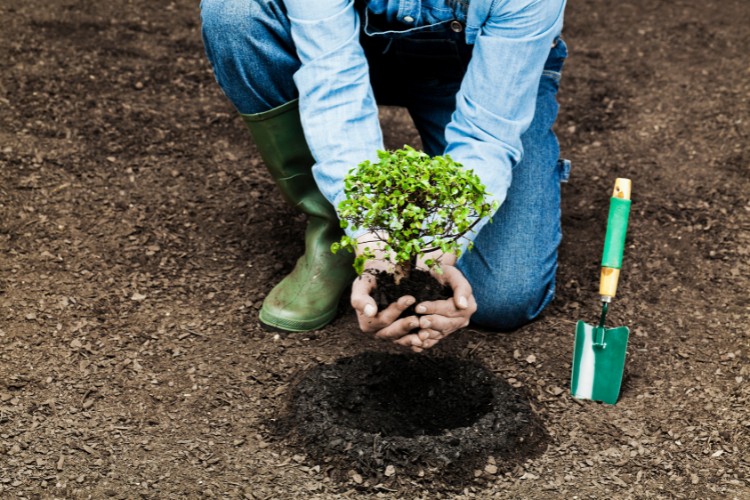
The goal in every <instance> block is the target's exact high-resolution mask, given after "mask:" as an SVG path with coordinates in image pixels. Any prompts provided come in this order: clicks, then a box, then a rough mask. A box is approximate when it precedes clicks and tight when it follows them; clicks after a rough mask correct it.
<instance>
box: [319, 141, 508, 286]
mask: <svg viewBox="0 0 750 500" xmlns="http://www.w3.org/2000/svg"><path fill="white" fill-rule="evenodd" d="M378 159H379V161H378V162H377V163H372V162H370V161H365V162H363V163H360V164H359V166H358V167H357V168H355V169H352V170H351V171H350V172H349V175H347V176H346V178H345V180H344V192H345V194H346V199H345V200H343V201H342V202H341V203H340V204H339V206H338V212H339V218H340V219H341V225H342V227H344V228H347V227H350V228H352V229H353V230H354V231H355V232H356V231H361V230H366V231H367V233H368V234H370V235H372V240H371V241H369V243H373V244H375V245H377V248H379V249H380V250H382V254H381V255H379V256H378V258H381V259H384V260H389V261H391V262H393V263H394V264H395V270H394V274H395V277H396V283H397V284H398V282H399V281H400V280H401V279H402V278H405V277H408V276H409V274H410V272H411V271H412V270H413V269H415V268H416V264H417V260H418V259H419V258H424V257H425V256H426V255H427V254H429V253H431V252H433V251H437V250H440V251H442V253H443V254H447V253H452V254H454V255H456V257H458V256H459V254H460V252H461V247H462V244H461V241H460V240H461V238H462V237H464V236H465V235H466V234H467V233H468V232H469V231H471V230H472V229H473V228H474V227H475V226H476V224H477V223H478V222H479V220H480V219H481V218H483V217H487V216H490V215H492V214H493V213H494V211H495V210H496V209H497V204H496V203H494V204H493V203H489V202H488V201H487V192H486V190H485V186H484V185H483V184H482V182H481V181H480V180H479V177H478V176H477V175H476V174H475V173H474V172H473V171H472V170H469V169H466V168H464V167H463V166H462V165H461V164H460V163H456V162H455V161H453V159H451V157H450V156H448V155H445V156H434V157H430V156H429V155H427V154H426V153H423V152H420V151H417V150H415V149H413V148H411V147H409V146H404V148H403V149H399V150H396V151H378ZM356 248H357V240H356V239H355V238H352V237H350V236H343V237H342V238H341V241H340V242H338V243H334V244H333V245H332V246H331V250H332V251H333V252H334V253H335V252H337V251H338V250H340V249H346V250H348V251H352V252H353V251H356ZM469 248H470V246H469ZM374 258H376V255H375V253H374V249H373V247H369V246H367V247H365V248H364V252H362V253H361V254H360V255H358V256H357V257H356V258H355V261H354V268H355V270H356V271H357V273H358V274H360V275H361V274H362V272H363V271H364V265H365V262H366V261H367V260H369V259H374ZM424 264H425V265H426V266H427V267H428V268H429V269H431V270H434V271H436V272H438V273H439V272H440V266H439V264H440V263H439V259H432V258H427V259H424Z"/></svg>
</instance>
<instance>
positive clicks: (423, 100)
mask: <svg viewBox="0 0 750 500" xmlns="http://www.w3.org/2000/svg"><path fill="white" fill-rule="evenodd" d="M564 3H565V0H502V1H498V0H470V2H469V0H361V1H360V0H357V1H352V0H318V1H314V2H311V1H309V0H203V1H202V3H201V14H202V21H203V38H204V43H205V46H206V53H207V55H208V58H209V60H210V61H211V64H212V66H213V69H214V73H215V76H216V79H217V81H218V83H219V85H220V86H221V87H222V89H223V91H224V93H225V94H226V95H227V97H228V98H229V99H230V100H231V101H232V103H233V104H234V106H235V107H236V108H237V110H238V111H239V113H240V114H241V115H242V116H243V118H244V120H245V122H246V124H247V126H248V127H249V129H250V131H251V133H252V135H253V137H254V139H255V143H256V145H257V147H258V150H259V151H260V154H261V155H262V157H263V159H264V161H265V163H266V166H267V167H268V169H269V171H270V173H271V175H272V177H273V178H274V180H275V181H276V183H277V184H278V186H279V188H280V189H281V191H282V193H283V194H284V195H285V196H286V198H287V199H288V201H290V202H291V203H292V204H293V205H294V206H296V207H297V208H298V209H299V210H301V211H302V212H304V213H306V214H307V215H308V216H309V218H308V227H307V231H306V235H305V244H306V246H305V248H306V250H305V255H304V256H303V257H301V258H300V260H299V261H298V262H297V265H296V267H295V268H294V270H293V271H292V273H291V274H290V275H289V276H287V277H286V278H284V280H282V281H281V283H279V284H278V285H277V286H276V287H275V288H274V289H273V290H272V291H271V292H270V293H269V295H268V296H267V297H266V300H265V301H264V304H263V308H262V309H261V312H260V320H261V322H263V323H264V324H266V325H268V326H270V327H274V328H280V329H283V330H288V331H304V330H311V329H316V328H320V327H322V326H323V325H325V324H327V323H328V322H329V321H331V320H332V319H333V317H334V315H335V313H336V308H337V304H338V300H339V297H340V295H341V293H342V292H343V291H344V290H345V289H346V288H347V286H348V285H349V284H350V283H351V280H352V278H353V276H352V274H351V273H352V271H351V257H350V256H347V255H345V254H343V253H341V252H339V254H337V255H333V254H331V253H330V251H329V247H330V244H331V243H333V242H334V241H338V239H339V238H340V235H341V230H340V229H339V222H338V219H337V216H336V212H335V209H334V207H336V206H338V204H339V202H340V201H341V200H342V199H343V198H344V194H343V178H344V176H345V175H346V174H347V172H348V171H349V170H350V169H351V168H353V167H355V166H356V165H357V164H359V163H360V162H362V161H364V160H372V161H376V159H377V156H376V152H377V150H379V149H384V148H383V140H382V134H381V130H380V124H379V122H378V108H377V105H378V104H386V105H397V106H404V107H406V108H407V109H408V111H409V113H410V114H411V116H412V118H413V120H414V123H415V126H416V128H417V130H418V131H419V133H420V136H421V138H422V142H423V145H424V150H425V152H427V153H428V154H430V155H438V154H449V155H450V156H451V157H452V158H453V159H454V160H456V161H457V162H460V163H462V164H463V165H464V166H465V167H467V168H471V169H473V170H474V171H475V172H476V173H477V174H478V175H479V177H480V179H482V182H483V183H484V184H485V185H486V186H487V190H488V192H489V193H491V194H492V199H491V200H490V201H497V202H499V203H500V204H501V205H500V208H499V210H498V211H497V213H496V214H495V215H494V217H493V220H492V223H490V224H487V221H480V223H479V224H478V225H477V229H478V233H477V234H475V235H473V236H472V238H473V249H472V250H471V251H469V252H465V253H463V254H462V255H461V258H460V259H458V260H457V259H456V257H455V256H452V255H444V256H439V257H440V258H441V263H442V268H443V271H444V273H443V274H442V275H441V279H442V280H444V281H445V282H446V283H448V284H449V285H450V286H451V287H452V288H453V290H454V297H453V300H444V301H435V302H426V303H423V304H417V313H420V314H421V316H420V317H416V316H410V317H407V318H402V319H398V316H399V315H400V313H401V312H402V311H403V310H405V309H406V308H407V307H409V306H410V305H412V304H413V301H414V299H413V298H412V297H402V298H401V299H399V300H398V302H396V303H395V304H392V305H390V306H389V307H388V308H386V309H385V310H383V311H380V312H378V310H377V307H376V305H375V302H374V300H373V299H372V298H371V297H370V295H369V294H370V291H371V290H372V288H373V286H374V282H373V280H372V278H371V276H369V275H363V276H364V277H363V278H359V279H357V280H356V281H355V283H354V285H353V286H352V297H351V302H352V305H353V306H354V308H355V310H356V312H357V315H358V319H359V324H360V327H361V328H362V329H363V331H365V332H367V333H371V334H373V335H375V336H376V337H379V338H383V339H388V340H392V341H394V342H396V343H398V344H400V345H403V346H407V347H411V348H412V349H413V350H415V351H420V350H422V349H425V348H429V347H432V346H433V345H435V344H436V343H437V342H438V341H440V340H441V339H442V338H444V337H445V336H447V335H449V334H450V333H452V332H453V331H455V330H457V329H458V328H462V327H464V326H466V325H467V324H468V323H469V320H471V321H473V322H475V323H477V324H480V325H483V326H486V327H490V328H495V329H502V330H507V329H513V328H516V327H518V326H520V325H522V324H524V323H526V322H528V321H530V320H531V319H533V318H534V317H536V316H537V315H538V314H539V313H540V312H541V311H542V309H543V308H544V307H545V306H546V305H547V304H548V303H549V302H550V301H551V300H552V297H553V295H554V283H555V271H556V269H557V247H558V245H559V242H560V238H561V231H560V186H559V183H560V182H561V181H565V180H566V179H567V175H568V163H567V162H564V161H560V160H559V159H558V154H559V147H558V143H557V139H556V137H555V135H554V133H553V132H552V125H553V124H554V121H555V118H556V116H557V102H556V100H555V96H556V93H557V88H558V83H559V78H560V71H561V69H562V65H563V61H564V59H565V57H566V55H567V49H566V47H565V44H564V43H563V42H562V40H561V39H560V32H561V29H562V20H563V10H564ZM308 148H309V149H308ZM351 236H359V238H360V241H363V242H364V241H368V236H367V235H351ZM466 243H467V244H468V242H466ZM371 266H373V267H374V266H377V264H376V263H374V262H373V263H371Z"/></svg>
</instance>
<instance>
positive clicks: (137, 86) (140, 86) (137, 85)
mask: <svg viewBox="0 0 750 500" xmlns="http://www.w3.org/2000/svg"><path fill="white" fill-rule="evenodd" d="M133 87H135V90H143V82H135V85H133Z"/></svg>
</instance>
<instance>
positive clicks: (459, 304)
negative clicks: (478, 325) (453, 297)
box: [458, 297, 469, 309]
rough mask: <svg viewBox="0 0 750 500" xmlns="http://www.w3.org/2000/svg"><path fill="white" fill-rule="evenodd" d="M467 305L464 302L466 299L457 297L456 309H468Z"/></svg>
mask: <svg viewBox="0 0 750 500" xmlns="http://www.w3.org/2000/svg"><path fill="white" fill-rule="evenodd" d="M468 306H469V303H468V302H467V301H466V297H459V298H458V307H460V308H462V309H463V308H465V307H468Z"/></svg>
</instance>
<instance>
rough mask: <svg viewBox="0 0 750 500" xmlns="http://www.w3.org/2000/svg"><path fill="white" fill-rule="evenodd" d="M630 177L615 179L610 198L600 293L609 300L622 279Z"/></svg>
mask: <svg viewBox="0 0 750 500" xmlns="http://www.w3.org/2000/svg"><path fill="white" fill-rule="evenodd" d="M630 189H631V182H630V179H623V178H618V179H617V180H615V189H614V190H613V191H612V197H611V198H610V199H609V217H608V219H607V235H606V236H605V237H604V252H603V253H602V274H601V278H600V280H599V295H601V296H602V300H603V301H605V302H609V301H610V300H612V298H614V296H615V294H616V293H617V282H618V280H619V279H620V268H621V267H622V254H623V252H624V250H625V235H626V233H627V231H628V217H629V216H630Z"/></svg>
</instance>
